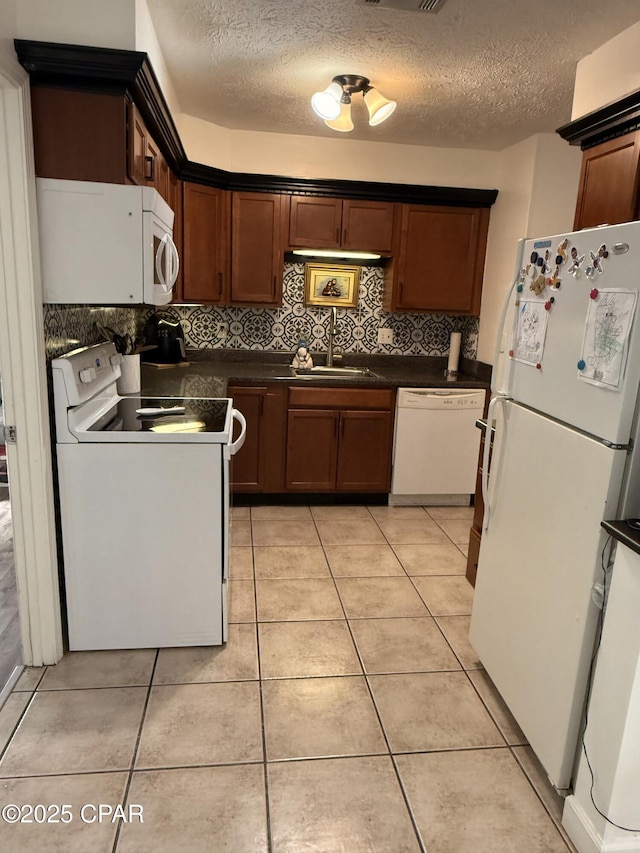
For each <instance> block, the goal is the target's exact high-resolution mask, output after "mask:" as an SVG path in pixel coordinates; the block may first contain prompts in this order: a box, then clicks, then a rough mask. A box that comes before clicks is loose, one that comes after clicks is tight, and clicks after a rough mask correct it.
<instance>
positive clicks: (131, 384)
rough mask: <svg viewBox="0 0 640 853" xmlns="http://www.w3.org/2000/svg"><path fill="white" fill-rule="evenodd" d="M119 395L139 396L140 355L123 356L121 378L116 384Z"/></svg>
mask: <svg viewBox="0 0 640 853" xmlns="http://www.w3.org/2000/svg"><path fill="white" fill-rule="evenodd" d="M116 388H117V389H118V394H138V393H139V392H140V354H139V353H137V354H136V355H123V356H122V362H121V364H120V378H119V379H118V381H117V382H116Z"/></svg>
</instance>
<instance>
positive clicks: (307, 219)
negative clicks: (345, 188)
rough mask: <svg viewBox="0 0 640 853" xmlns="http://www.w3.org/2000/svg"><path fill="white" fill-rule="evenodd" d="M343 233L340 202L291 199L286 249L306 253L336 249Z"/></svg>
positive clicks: (301, 197) (297, 197) (299, 197)
mask: <svg viewBox="0 0 640 853" xmlns="http://www.w3.org/2000/svg"><path fill="white" fill-rule="evenodd" d="M341 230H342V199H340V198H313V197H312V196H295V195H294V196H291V200H290V211H289V245H290V246H293V247H295V246H300V247H301V248H305V249H336V248H338V246H340V240H341Z"/></svg>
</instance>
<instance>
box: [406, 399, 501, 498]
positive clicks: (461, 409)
mask: <svg viewBox="0 0 640 853" xmlns="http://www.w3.org/2000/svg"><path fill="white" fill-rule="evenodd" d="M484 399H485V392H484V391H483V390H475V389H468V388H467V389H457V390H450V389H449V388H399V389H398V394H397V398H396V423H395V438H394V445H393V476H392V480H391V494H390V495H389V503H390V504H392V505H394V504H395V505H398V506H411V505H416V504H426V505H432V506H437V505H445V504H450V505H459V506H464V505H468V504H469V503H470V502H471V495H472V494H473V492H474V491H475V484H476V474H477V470H478V449H479V446H480V431H479V430H478V429H476V419H477V418H479V417H482V411H483V408H484Z"/></svg>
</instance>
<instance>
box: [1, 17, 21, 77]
mask: <svg viewBox="0 0 640 853" xmlns="http://www.w3.org/2000/svg"><path fill="white" fill-rule="evenodd" d="M17 5H18V0H0V21H2V26H0V64H2V66H3V67H4V68H11V67H12V66H13V67H14V68H15V67H19V66H18V62H17V60H16V52H15V49H14V47H13V39H14V38H15V35H16V17H17V11H16V9H17Z"/></svg>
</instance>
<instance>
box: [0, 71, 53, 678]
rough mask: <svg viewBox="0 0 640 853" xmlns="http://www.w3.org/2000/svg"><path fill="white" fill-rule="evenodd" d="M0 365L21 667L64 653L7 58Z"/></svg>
mask: <svg viewBox="0 0 640 853" xmlns="http://www.w3.org/2000/svg"><path fill="white" fill-rule="evenodd" d="M0 187H2V192H0V364H1V365H2V382H3V389H4V413H5V421H6V423H7V424H12V425H15V427H16V435H17V441H16V443H15V444H8V445H7V461H8V468H9V476H10V482H11V486H10V488H11V508H12V516H13V535H14V551H15V564H16V576H17V586H18V607H19V613H20V631H21V639H22V650H23V661H24V663H25V664H26V665H29V666H41V665H43V664H52V663H56V662H57V661H58V660H60V658H61V657H62V653H63V647H62V629H61V613H60V594H59V580H58V559H57V551H56V533H55V512H54V500H53V469H52V453H51V437H50V428H49V408H48V402H47V400H48V397H47V376H46V357H45V345H44V320H43V309H42V285H41V281H40V258H39V251H38V228H37V216H36V196H35V170H34V165H33V142H32V136H31V107H30V100H29V81H28V77H27V75H26V73H25V72H24V71H23V70H22V69H21V68H20V67H19V66H18V65H17V63H16V65H15V66H13V65H11V66H9V63H8V61H7V62H2V61H0Z"/></svg>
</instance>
